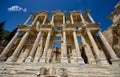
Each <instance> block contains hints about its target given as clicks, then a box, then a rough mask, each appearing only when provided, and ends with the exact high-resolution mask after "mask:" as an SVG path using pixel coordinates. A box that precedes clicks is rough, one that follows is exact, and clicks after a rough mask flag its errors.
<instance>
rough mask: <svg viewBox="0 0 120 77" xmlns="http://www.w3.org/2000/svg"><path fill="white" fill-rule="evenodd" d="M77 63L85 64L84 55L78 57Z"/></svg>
mask: <svg viewBox="0 0 120 77" xmlns="http://www.w3.org/2000/svg"><path fill="white" fill-rule="evenodd" d="M76 61H77V63H79V64H85V62H84V60H83V58H82V57H77V60H76Z"/></svg>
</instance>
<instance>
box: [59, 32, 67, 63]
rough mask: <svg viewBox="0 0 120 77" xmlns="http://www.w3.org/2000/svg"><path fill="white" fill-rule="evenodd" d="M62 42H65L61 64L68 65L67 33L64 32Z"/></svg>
mask: <svg viewBox="0 0 120 77" xmlns="http://www.w3.org/2000/svg"><path fill="white" fill-rule="evenodd" d="M62 40H63V45H62V46H63V47H62V48H63V50H62V52H61V56H62V57H61V62H62V63H68V59H67V45H66V32H65V31H63V38H62Z"/></svg>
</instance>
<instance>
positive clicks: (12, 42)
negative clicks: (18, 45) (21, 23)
mask: <svg viewBox="0 0 120 77" xmlns="http://www.w3.org/2000/svg"><path fill="white" fill-rule="evenodd" d="M18 35H19V32H17V33H16V34H15V35H14V37H13V38H12V40H11V41H10V42H9V43H8V45H7V46H6V47H5V49H4V50H3V52H2V53H1V55H0V60H1V61H3V60H5V59H6V58H7V54H8V52H9V50H10V48H11V47H12V46H13V44H14V41H15V40H16V39H17V38H18Z"/></svg>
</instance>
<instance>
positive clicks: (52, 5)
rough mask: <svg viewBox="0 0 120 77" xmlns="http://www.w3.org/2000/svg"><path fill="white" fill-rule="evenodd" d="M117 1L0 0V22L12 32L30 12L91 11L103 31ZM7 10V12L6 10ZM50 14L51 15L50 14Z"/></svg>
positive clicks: (108, 24) (107, 24) (109, 21)
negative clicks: (15, 7)
mask: <svg viewBox="0 0 120 77" xmlns="http://www.w3.org/2000/svg"><path fill="white" fill-rule="evenodd" d="M118 1H119V0H0V22H2V21H4V20H6V24H5V27H4V28H5V29H6V30H9V31H12V30H13V29H15V28H16V27H17V25H18V24H23V23H24V22H25V20H26V19H27V18H28V16H29V14H30V12H34V13H36V12H37V11H39V10H47V11H49V12H51V11H55V10H58V9H59V10H61V11H67V12H68V11H73V10H82V12H83V13H84V11H85V10H87V9H90V10H91V16H92V17H93V18H94V20H95V21H96V22H98V23H100V24H101V29H102V30H105V29H106V28H107V27H108V26H110V24H112V22H111V20H109V19H108V15H109V14H110V13H111V12H112V11H114V6H115V5H116V3H117V2H118ZM12 6H18V7H19V11H16V10H14V11H13V10H12V11H11V9H10V7H12ZM8 8H9V10H8ZM50 14H51V13H50Z"/></svg>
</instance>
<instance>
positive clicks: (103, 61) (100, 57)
mask: <svg viewBox="0 0 120 77" xmlns="http://www.w3.org/2000/svg"><path fill="white" fill-rule="evenodd" d="M87 34H88V37H89V39H90V42H91V44H92V46H93V49H94V52H95V54H96V60H97V62H98V63H100V64H102V65H108V62H107V60H106V59H105V58H103V57H102V56H101V54H100V50H99V48H98V46H97V44H96V42H95V40H94V38H93V36H92V34H91V32H90V31H89V29H87Z"/></svg>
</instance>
